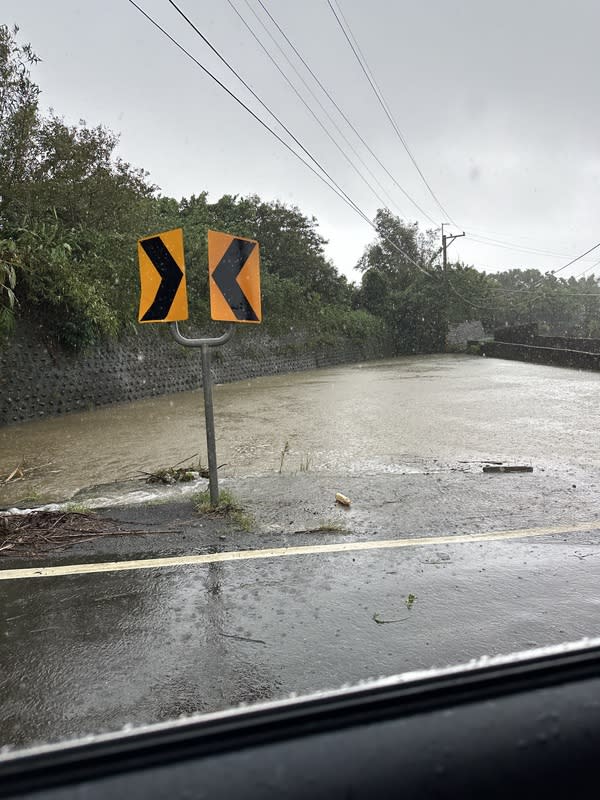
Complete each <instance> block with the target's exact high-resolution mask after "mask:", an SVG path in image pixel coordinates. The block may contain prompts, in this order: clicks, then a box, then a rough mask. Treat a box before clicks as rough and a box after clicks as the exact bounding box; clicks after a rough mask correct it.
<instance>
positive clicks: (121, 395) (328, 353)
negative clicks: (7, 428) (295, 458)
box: [0, 323, 389, 425]
mask: <svg viewBox="0 0 600 800" xmlns="http://www.w3.org/2000/svg"><path fill="white" fill-rule="evenodd" d="M161 327H162V326H161ZM220 332H222V331H220ZM188 335H191V334H188ZM387 355H389V352H387V351H386V350H385V348H384V347H383V346H382V345H381V344H380V343H373V342H361V343H356V342H352V341H350V340H348V339H343V338H340V339H339V340H338V341H337V343H336V344H333V345H331V346H329V347H316V346H314V345H313V346H311V344H310V342H309V341H308V340H307V336H306V335H298V334H294V335H289V336H287V337H285V338H280V339H276V338H273V337H271V336H269V335H268V334H266V333H264V332H263V331H262V330H260V329H256V328H254V326H252V330H241V331H236V336H235V337H234V339H233V340H232V341H231V342H229V343H228V344H226V345H225V346H224V347H222V348H218V349H216V350H213V358H212V366H213V377H214V380H215V382H217V383H227V382H230V381H237V380H244V379H248V378H254V377H257V376H259V375H275V374H278V373H284V372H294V371H297V370H306V369H313V368H315V367H325V366H333V365H336V364H344V363H351V362H356V361H364V360H367V359H373V358H383V357H385V356H387ZM200 373H201V366H200V353H199V352H198V351H197V350H191V349H190V348H185V347H182V346H180V345H178V344H176V343H175V342H174V341H173V339H172V338H171V336H170V333H169V332H168V330H166V326H165V327H162V329H161V330H159V329H157V327H155V326H149V325H148V326H143V327H140V328H139V329H138V333H137V335H132V336H131V337H129V338H128V339H126V340H125V341H121V342H119V343H110V344H106V345H104V346H102V347H98V348H95V349H93V350H91V351H90V352H87V353H85V354H81V355H72V354H68V353H65V352H63V351H58V350H55V349H53V348H52V347H49V346H48V344H46V343H44V340H43V337H42V335H41V332H40V331H36V330H35V329H33V330H32V329H31V328H30V327H29V326H27V325H25V324H23V323H21V324H19V325H18V326H17V331H16V333H15V335H14V336H13V337H12V339H11V342H10V344H9V346H8V347H7V348H6V349H4V350H0V425H7V424H10V423H14V422H20V421H23V420H28V419H34V418H39V417H47V416H54V415H58V414H64V413H66V412H68V411H75V410H82V409H87V408H92V407H94V406H100V405H107V404H110V403H121V402H129V401H132V400H137V399H139V398H142V397H148V396H152V395H161V394H168V393H170V392H181V391H185V390H188V389H195V388H197V387H199V386H201V385H202V378H201V374H200Z"/></svg>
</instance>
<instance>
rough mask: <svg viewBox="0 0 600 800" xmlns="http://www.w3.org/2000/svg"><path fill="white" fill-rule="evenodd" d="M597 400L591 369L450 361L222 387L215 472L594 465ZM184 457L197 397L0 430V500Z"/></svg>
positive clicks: (401, 361)
mask: <svg viewBox="0 0 600 800" xmlns="http://www.w3.org/2000/svg"><path fill="white" fill-rule="evenodd" d="M599 392H600V375H599V374H596V373H591V372H578V371H575V370H570V369H562V368H558V367H546V366H540V365H533V364H525V363H520V362H515V361H502V360H498V359H484V358H475V357H470V356H456V355H435V356H415V357H405V358H398V359H393V360H386V361H378V362H368V363H364V364H354V365H347V366H341V367H337V368H329V369H321V370H314V371H310V372H301V373H292V374H287V375H280V376H275V377H266V378H257V379H254V380H251V381H243V382H239V383H232V384H226V385H220V386H216V387H215V390H214V404H215V421H216V429H217V453H218V463H219V464H222V465H223V466H222V468H221V470H220V474H221V475H224V476H231V477H247V476H252V475H264V474H273V473H275V472H278V471H279V470H280V469H281V470H282V471H283V472H284V473H290V472H292V473H293V472H300V471H305V470H309V471H314V472H323V471H326V472H332V473H344V474H349V473H350V474H357V473H358V474H365V475H369V474H380V473H386V472H392V473H393V472H398V473H407V472H419V471H425V470H432V469H440V470H443V469H446V468H451V467H453V466H456V465H457V464H458V463H461V462H462V463H464V462H477V461H484V460H496V461H506V462H512V463H527V464H529V463H534V464H536V465H538V466H540V465H542V464H548V465H555V464H562V465H565V464H570V465H577V466H582V467H587V466H594V467H595V466H597V465H598V452H599V451H598V444H597V443H598V431H599V430H600V409H599V403H598V397H599ZM286 445H287V447H286ZM194 454H199V457H200V459H201V460H202V462H203V463H204V464H206V442H205V432H204V418H203V401H202V391H201V390H199V391H192V392H185V393H179V394H173V395H167V396H163V397H157V398H148V399H145V400H141V401H138V402H134V403H131V404H127V405H115V406H108V407H104V408H99V409H96V410H93V411H85V412H80V413H73V414H69V415H66V416H63V417H57V418H53V419H47V420H35V421H33V422H28V423H22V424H19V425H14V426H9V427H5V428H2V429H1V430H0V476H4V477H6V476H7V475H8V474H10V472H11V471H12V470H13V469H14V468H15V467H16V466H17V465H18V464H21V463H22V464H23V465H24V467H25V468H27V469H29V470H30V471H29V472H27V473H26V479H25V480H23V481H16V482H12V481H11V483H9V484H8V485H4V486H1V487H0V506H7V505H10V504H12V503H16V502H22V501H23V500H26V499H30V500H32V501H35V500H37V501H38V502H39V501H42V500H43V501H50V500H64V499H68V498H69V497H71V496H73V494H74V493H75V492H77V491H78V490H81V489H85V488H87V487H92V486H97V485H99V484H108V483H111V482H113V481H123V480H128V479H132V478H136V477H140V473H141V472H151V471H152V470H155V469H157V468H160V467H166V466H170V465H174V464H176V463H177V462H180V461H182V460H183V459H186V458H188V457H191V456H193V455H194ZM197 458H198V456H196V459H197ZM31 468H33V469H31ZM140 485H141V484H140Z"/></svg>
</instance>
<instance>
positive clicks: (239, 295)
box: [208, 231, 262, 323]
mask: <svg viewBox="0 0 600 800" xmlns="http://www.w3.org/2000/svg"><path fill="white" fill-rule="evenodd" d="M208 283H209V288H210V315H211V317H212V319H214V320H219V321H221V322H250V323H258V322H261V321H262V305H261V297H260V255H259V248H258V242H255V241H254V240H253V239H244V238H243V237H241V236H232V235H231V234H229V233H219V232H218V231H209V232H208Z"/></svg>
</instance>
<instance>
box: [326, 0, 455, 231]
mask: <svg viewBox="0 0 600 800" xmlns="http://www.w3.org/2000/svg"><path fill="white" fill-rule="evenodd" d="M334 2H335V0H334ZM327 4H328V5H329V8H330V9H331V12H332V14H333V16H334V17H335V19H336V20H337V23H338V25H339V27H340V30H341V31H342V33H343V34H344V37H345V38H346V41H347V42H348V44H349V45H350V48H351V50H352V52H353V53H354V56H355V58H356V60H357V61H358V63H359V64H360V67H361V69H362V71H363V73H364V74H365V77H366V78H367V80H368V81H369V84H370V86H371V89H372V90H373V92H374V94H375V97H376V98H377V100H378V101H379V104H380V105H381V107H382V109H383V110H384V112H385V114H386V116H387V118H388V120H389V121H390V124H391V126H392V128H393V129H394V131H395V133H396V135H397V136H398V139H399V140H400V142H401V144H402V146H403V147H404V149H405V150H406V152H407V154H408V156H409V158H410V160H411V161H412V163H413V165H414V167H415V169H416V170H417V172H418V173H419V175H420V177H421V180H422V181H423V183H424V184H425V186H426V187H427V189H428V191H429V194H430V195H431V196H432V197H433V199H434V200H435V202H436V204H437V206H438V207H439V209H440V210H441V212H442V214H444V216H445V217H446V218H447V219H448V220H449V221H450V222H451V223H452V224H453V225H456V223H455V222H454V220H453V219H452V217H451V216H450V214H449V213H448V212H447V211H446V209H445V208H444V206H443V205H442V203H441V202H440V200H439V198H438V197H437V195H436V194H435V192H434V191H433V189H432V188H431V185H430V183H429V181H428V180H427V178H426V177H425V175H424V174H423V172H422V170H421V168H420V167H419V165H418V164H417V161H416V159H415V157H414V156H413V154H412V152H411V150H410V148H409V146H408V143H407V141H406V139H405V138H404V136H403V134H402V131H401V130H400V128H399V127H398V123H397V122H396V120H395V118H394V116H393V114H392V112H391V111H390V108H389V106H388V103H387V102H386V100H385V97H384V96H383V93H382V91H381V89H380V88H379V86H378V85H377V82H376V81H375V78H374V76H373V73H372V72H371V69H370V68H369V65H368V62H367V60H366V58H365V56H364V54H363V52H362V51H361V49H360V45H359V44H358V42H357V40H356V37H355V36H354V34H353V33H352V29H351V27H350V25H349V23H348V20H347V19H346V17H345V16H344V13H343V11H342V10H341V8H340V7H339V5H338V4H337V2H336V3H335V5H336V6H337V9H338V11H339V16H338V13H337V12H336V10H335V7H334V4H333V3H332V2H331V0H327ZM340 17H341V18H342V19H343V21H344V24H345V26H346V27H344V24H342V19H340ZM346 28H347V30H346ZM457 227H458V226H457Z"/></svg>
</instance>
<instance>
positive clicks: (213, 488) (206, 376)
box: [169, 322, 234, 508]
mask: <svg viewBox="0 0 600 800" xmlns="http://www.w3.org/2000/svg"><path fill="white" fill-rule="evenodd" d="M169 327H170V328H171V334H172V335H173V338H174V339H175V341H176V342H177V343H178V344H181V345H183V346H184V347H200V348H201V354H202V392H203V394H204V419H205V426H206V450H207V454H208V486H209V492H210V504H211V506H212V507H213V508H214V507H216V506H218V505H219V477H218V475H217V445H216V437H215V419H214V413H213V396H212V373H211V370H210V348H211V347H220V346H221V345H223V344H225V343H226V342H228V341H229V340H230V339H231V337H232V336H233V331H234V328H233V327H231V328H229V329H228V330H227V331H225V333H224V334H223V335H222V336H218V337H215V338H214V339H208V338H204V339H188V338H187V337H186V336H184V335H183V334H182V333H181V331H180V330H179V325H178V324H177V323H176V322H172V323H171V324H170V326H169Z"/></svg>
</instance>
